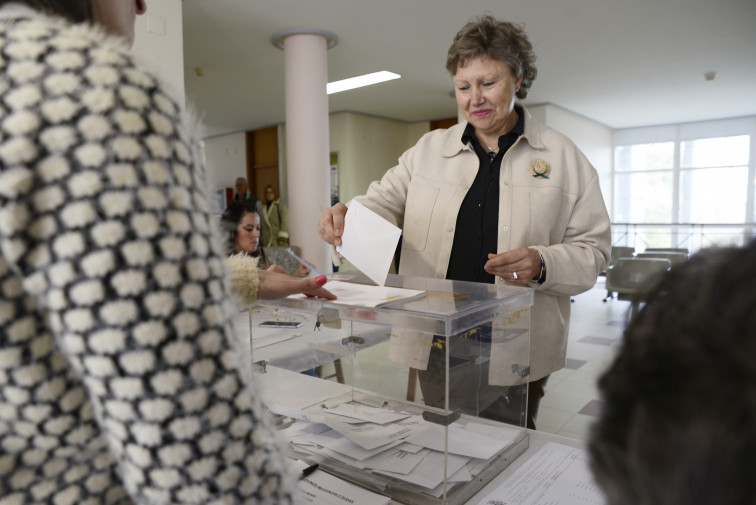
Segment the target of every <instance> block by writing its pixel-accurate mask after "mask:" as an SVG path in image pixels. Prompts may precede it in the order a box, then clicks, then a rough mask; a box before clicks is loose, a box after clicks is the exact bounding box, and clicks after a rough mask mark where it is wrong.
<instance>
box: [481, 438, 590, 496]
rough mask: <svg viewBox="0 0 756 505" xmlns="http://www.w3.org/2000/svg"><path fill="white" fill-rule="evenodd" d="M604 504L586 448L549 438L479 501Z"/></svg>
mask: <svg viewBox="0 0 756 505" xmlns="http://www.w3.org/2000/svg"><path fill="white" fill-rule="evenodd" d="M498 503H518V504H520V505H540V504H543V503H548V504H550V505H588V504H590V505H601V504H603V503H605V501H604V496H603V494H602V493H601V490H600V489H599V488H598V486H597V485H596V483H595V482H594V480H593V477H592V476H591V472H590V470H589V469H588V455H587V454H586V451H585V450H583V449H576V448H574V447H569V446H566V445H564V444H558V443H555V442H549V443H547V444H546V445H544V446H543V447H541V449H540V450H539V451H538V452H537V453H535V454H534V455H533V456H531V458H530V459H529V460H528V461H526V462H525V464H523V465H522V466H521V467H520V468H518V469H517V471H516V472H515V473H513V474H512V475H510V476H509V478H507V480H505V481H504V482H502V483H501V484H500V485H499V487H497V488H496V489H495V490H494V491H493V492H492V493H491V494H489V495H488V496H486V497H485V498H484V499H483V500H481V501H480V502H478V505H495V504H498Z"/></svg>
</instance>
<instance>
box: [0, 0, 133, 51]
mask: <svg viewBox="0 0 756 505" xmlns="http://www.w3.org/2000/svg"><path fill="white" fill-rule="evenodd" d="M11 1H14V2H18V3H22V4H25V5H28V6H29V7H32V8H33V9H37V10H40V11H44V12H48V13H51V14H57V15H58V16H63V17H65V18H67V19H69V20H70V21H73V22H75V23H82V22H85V21H90V22H92V21H93V22H96V23H98V24H100V25H101V26H103V27H104V28H105V29H106V30H107V31H108V32H110V33H111V34H112V35H117V36H120V37H123V38H124V39H126V41H127V42H128V43H129V45H131V44H132V43H133V42H134V21H135V20H136V16H137V15H141V14H144V13H145V12H146V11H147V3H146V0H0V5H2V4H4V3H10V2H11Z"/></svg>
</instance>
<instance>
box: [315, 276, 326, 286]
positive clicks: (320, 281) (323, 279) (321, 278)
mask: <svg viewBox="0 0 756 505" xmlns="http://www.w3.org/2000/svg"><path fill="white" fill-rule="evenodd" d="M315 282H317V283H318V284H325V283H326V276H325V275H318V276H317V277H315Z"/></svg>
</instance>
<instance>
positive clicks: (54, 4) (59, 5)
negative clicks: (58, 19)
mask: <svg viewBox="0 0 756 505" xmlns="http://www.w3.org/2000/svg"><path fill="white" fill-rule="evenodd" d="M11 2H14V3H22V4H24V5H28V6H29V7H31V8H32V9H36V10H39V11H42V12H47V13H49V14H56V15H58V16H62V17H64V18H66V19H68V20H69V21H73V22H74V23H81V22H84V21H92V20H93V11H92V3H91V1H90V0H0V5H3V4H7V3H11Z"/></svg>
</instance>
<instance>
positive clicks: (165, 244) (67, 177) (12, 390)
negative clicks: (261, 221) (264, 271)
mask: <svg viewBox="0 0 756 505" xmlns="http://www.w3.org/2000/svg"><path fill="white" fill-rule="evenodd" d="M187 125H188V123H187V122H186V121H185V120H184V119H183V117H182V112H181V111H180V108H179V107H178V106H177V105H176V103H175V102H174V101H173V100H172V99H171V98H170V97H169V96H167V95H166V94H165V92H164V91H163V89H162V88H161V85H160V83H159V82H157V81H156V80H155V79H154V78H153V77H152V76H150V75H149V74H148V73H145V72H144V71H142V70H140V68H139V67H138V66H136V65H135V64H134V62H133V61H132V58H131V56H130V55H129V54H128V52H127V51H126V50H125V48H124V47H123V46H122V45H121V44H120V42H119V41H117V40H115V39H113V38H110V37H108V36H106V35H104V34H103V33H102V32H101V31H100V30H97V29H94V28H92V27H90V26H85V25H71V24H68V23H66V22H64V21H62V20H58V19H53V18H49V17H45V16H34V17H32V18H29V17H26V18H18V19H12V20H8V19H5V20H2V21H0V503H2V504H3V505H6V504H30V503H54V504H56V505H69V504H76V505H84V504H100V503H151V504H162V503H218V504H220V503H223V504H227V503H289V502H291V496H290V493H289V491H288V490H289V489H290V483H289V482H290V481H289V479H288V477H286V476H285V469H284V458H283V456H282V455H281V452H280V449H279V447H278V445H277V443H276V440H275V439H274V434H273V430H272V429H271V427H270V424H269V421H268V420H267V418H266V417H265V416H264V414H263V413H262V412H263V408H262V406H261V404H260V402H259V400H258V399H257V397H256V396H255V395H254V394H253V392H252V391H251V383H252V382H253V379H252V377H251V373H249V374H247V373H246V372H244V373H242V372H241V371H240V370H244V366H243V365H244V363H243V362H241V363H239V361H240V360H243V358H240V357H239V356H243V353H239V352H236V351H235V350H234V349H233V347H234V344H233V336H232V333H231V332H230V323H229V321H230V316H231V314H232V309H231V307H230V305H229V302H228V294H227V293H228V289H229V288H228V280H227V276H226V267H225V265H224V262H225V258H224V254H223V250H222V246H221V241H220V240H219V239H218V237H217V233H216V231H214V230H213V225H212V216H211V214H210V205H209V198H208V195H207V194H206V187H207V185H206V182H205V174H204V169H203V168H202V167H201V166H200V162H199V161H198V160H199V158H198V157H196V156H195V153H194V147H193V146H195V145H196V143H195V139H194V138H193V137H192V136H191V134H190V132H189V131H188V129H187ZM247 365H248V362H247Z"/></svg>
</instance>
